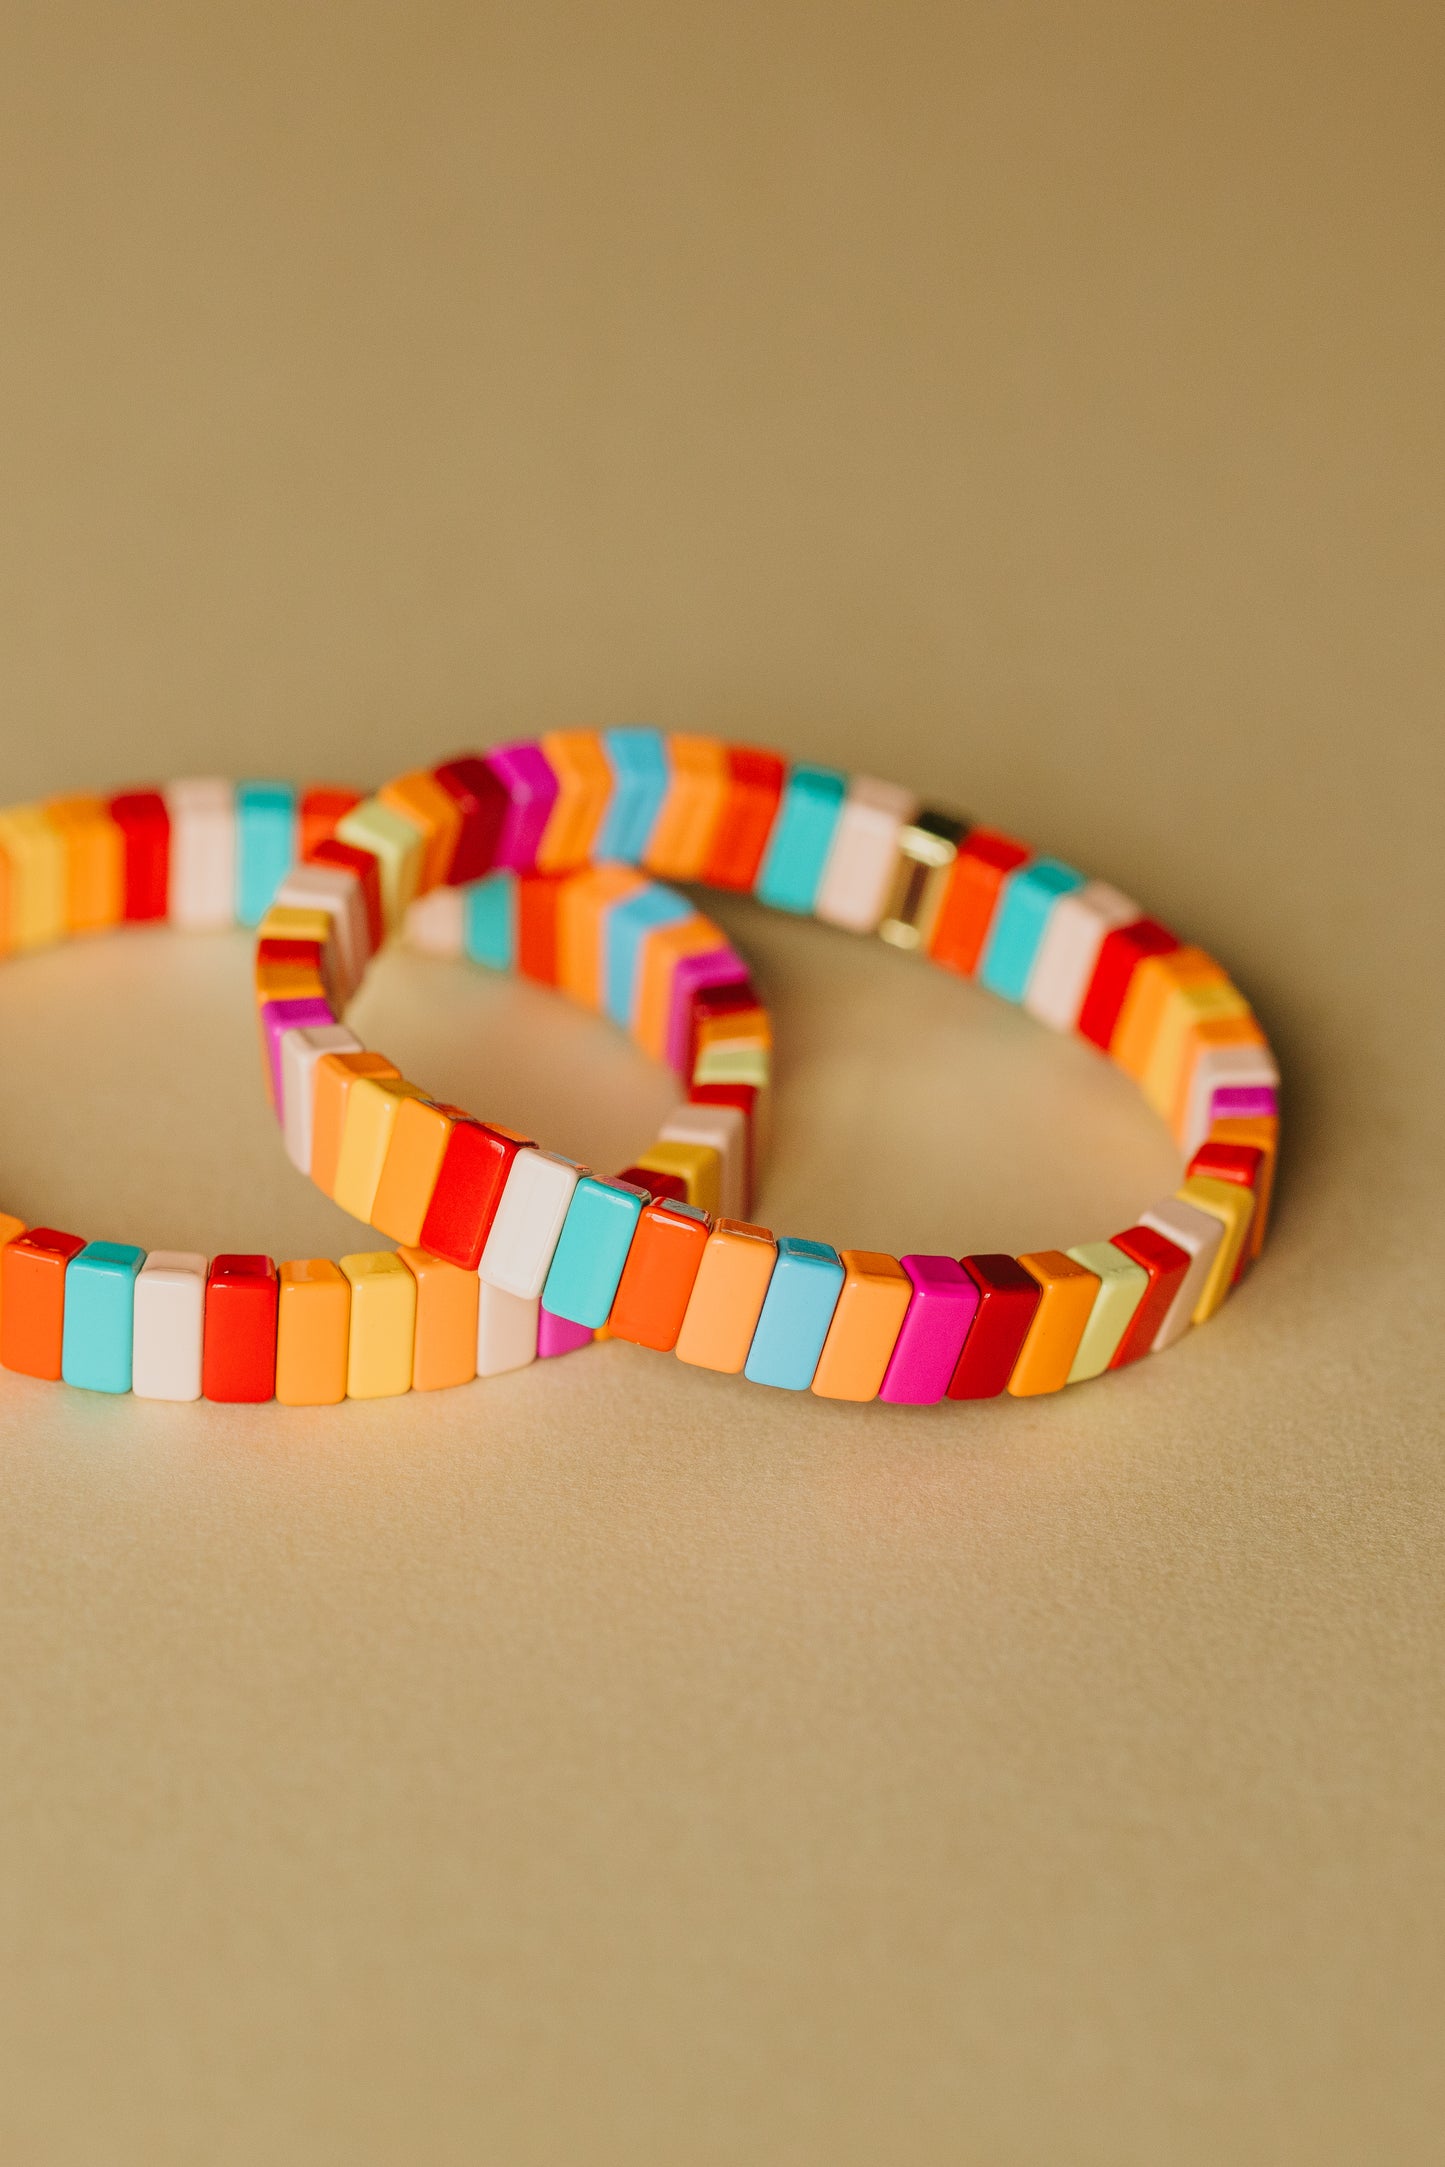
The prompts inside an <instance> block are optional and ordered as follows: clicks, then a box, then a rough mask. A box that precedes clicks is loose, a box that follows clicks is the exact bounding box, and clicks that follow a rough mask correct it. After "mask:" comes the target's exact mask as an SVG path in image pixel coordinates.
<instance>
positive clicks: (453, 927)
mask: <svg viewBox="0 0 1445 2167" xmlns="http://www.w3.org/2000/svg"><path fill="white" fill-rule="evenodd" d="M465 916H466V898H465V896H464V895H463V893H462V890H461V889H460V888H433V889H432V891H431V893H430V895H423V896H418V898H417V900H416V901H415V902H414V903H413V904H412V906H411V908H410V910H409V911H408V912H407V914H406V923H405V925H404V927H403V929H402V931H403V938H404V939H405V941H406V945H407V947H408V948H414V949H415V950H416V952H417V954H418V955H422V956H459V955H460V954H461V953H462V945H463V944H462V934H463V928H464V921H465Z"/></svg>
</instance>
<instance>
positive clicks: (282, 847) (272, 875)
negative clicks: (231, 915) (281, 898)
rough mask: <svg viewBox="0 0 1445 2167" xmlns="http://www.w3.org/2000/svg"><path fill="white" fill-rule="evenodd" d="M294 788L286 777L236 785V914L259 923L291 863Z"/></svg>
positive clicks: (244, 921) (294, 827)
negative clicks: (285, 780) (286, 781)
mask: <svg viewBox="0 0 1445 2167" xmlns="http://www.w3.org/2000/svg"><path fill="white" fill-rule="evenodd" d="M297 834H298V821H297V812H296V792H295V791H294V790H293V789H292V787H291V785H290V784H289V783H261V782H252V783H238V784H237V785H236V916H237V918H238V919H239V921H240V923H241V924H242V925H259V924H260V923H261V920H262V919H263V918H264V917H265V915H266V913H267V911H268V910H269V909H270V908H271V904H272V901H273V899H274V897H275V894H276V890H277V889H278V888H279V887H280V885H281V883H282V881H283V880H284V879H285V878H286V875H287V874H288V873H289V872H290V870H291V868H292V866H293V865H294V864H295V863H296V850H297Z"/></svg>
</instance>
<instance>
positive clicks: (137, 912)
mask: <svg viewBox="0 0 1445 2167" xmlns="http://www.w3.org/2000/svg"><path fill="white" fill-rule="evenodd" d="M361 805H362V801H361V799H360V798H359V797H358V795H357V794H356V793H355V792H353V791H344V790H337V789H334V788H329V787H314V788H311V789H308V790H304V791H300V792H297V791H295V790H293V789H291V788H290V787H288V786H286V785H283V784H277V783H260V782H257V783H243V784H241V785H239V786H235V787H233V786H232V785H231V784H229V783H225V782H221V781H219V780H215V779H206V780H199V781H188V782H182V783H178V784H174V785H172V786H171V787H170V788H169V789H168V790H166V791H159V790H146V791H133V792H127V793H123V794H122V795H120V796H117V797H113V798H111V799H108V800H102V799H98V798H70V799H65V800H53V801H51V802H49V803H48V804H45V805H41V806H24V807H15V808H11V809H9V810H8V811H4V812H0V953H24V952H27V951H30V950H36V949H41V948H44V947H46V946H48V945H50V944H52V943H54V942H56V941H58V940H62V939H65V938H67V937H71V936H76V935H82V934H89V933H97V932H102V931H107V930H110V929H112V928H115V927H118V926H124V925H144V924H154V923H168V924H170V925H172V926H175V927H178V928H183V929H186V930H189V931H207V930H213V929H219V928H222V927H228V926H232V925H234V924H236V923H238V922H239V923H241V924H244V925H247V926H253V927H254V926H257V925H258V924H259V926H260V929H261V930H260V946H259V950H258V956H257V990H258V999H259V1001H260V1013H261V1020H262V1033H263V1044H264V1050H265V1057H266V1059H265V1067H266V1076H267V1081H268V1083H269V1084H270V1086H271V1087H272V1089H273V1092H274V1091H275V1089H276V1086H277V1084H278V1082H281V1081H282V1080H283V1055H284V1073H285V1078H286V1079H289V1080H290V1082H291V1085H292V1089H291V1093H290V1106H291V1109H292V1115H293V1118H292V1121H291V1124H290V1126H289V1127H288V1132H287V1133H288V1143H290V1144H292V1146H293V1156H298V1151H297V1149H296V1148H295V1146H296V1138H297V1136H298V1134H301V1133H304V1138H305V1142H304V1148H302V1149H301V1150H300V1152H299V1156H300V1159H301V1163H303V1164H304V1165H305V1166H306V1168H307V1170H308V1171H310V1170H311V1159H312V1139H311V1123H310V1118H309V1109H310V1108H311V1106H312V1105H315V1106H316V1108H317V1109H318V1111H319V1112H320V1113H322V1114H323V1115H324V1114H325V1113H326V1111H327V1109H328V1108H330V1110H331V1112H332V1114H333V1115H334V1113H335V1111H336V1103H337V1098H338V1094H336V1093H329V1091H328V1086H329V1085H330V1082H331V1079H332V1076H333V1073H335V1072H339V1074H340V1075H341V1077H343V1078H344V1079H345V1082H346V1084H348V1085H350V1084H352V1083H354V1082H356V1081H360V1080H361V1079H363V1078H364V1079H365V1086H366V1088H365V1090H364V1091H363V1092H362V1094H361V1097H359V1098H358V1099H357V1101H356V1105H355V1107H354V1108H353V1109H352V1112H353V1119H352V1121H351V1123H350V1126H349V1130H348V1148H347V1154H346V1157H345V1164H344V1168H343V1173H344V1181H345V1184H348V1185H349V1186H346V1188H345V1193H346V1194H347V1195H349V1196H350V1195H353V1194H354V1184H355V1181H356V1179H357V1153H358V1143H359V1136H360V1130H359V1127H358V1122H357V1119H356V1118H355V1116H356V1115H358V1114H359V1112H360V1109H361V1107H362V1105H363V1103H364V1102H365V1101H366V1099H367V1097H368V1095H369V1096H370V1098H371V1100H372V1101H373V1103H379V1104H381V1105H382V1106H383V1107H385V1106H388V1105H390V1104H391V1103H392V1100H391V1095H390V1094H389V1093H387V1092H386V1091H384V1090H382V1089H381V1088H380V1086H381V1084H382V1083H383V1082H384V1081H385V1080H386V1077H387V1072H388V1068H389V1065H388V1064H386V1063H383V1062H379V1061H375V1060H370V1059H368V1057H365V1056H364V1055H361V1051H360V1047H359V1044H358V1042H357V1040H356V1039H355V1038H354V1037H352V1036H351V1034H350V1033H348V1032H346V1031H345V1030H344V1029H343V1028H342V1027H340V1026H339V1025H338V1024H337V1021H336V1016H337V1012H338V1009H339V1007H340V1005H341V1004H342V1002H343V1001H344V1000H345V998H347V997H348V996H349V992H350V990H351V988H352V986H353V985H354V983H355V981H356V979H357V978H358V977H359V975H360V972H361V970H362V969H363V968H364V967H365V962H366V960H367V959H368V958H369V957H370V955H371V954H372V952H373V951H374V948H375V946H376V944H377V942H378V941H379V940H380V938H381V934H382V926H383V913H382V901H381V895H382V891H381V887H380V885H379V881H378V879H377V877H376V873H375V867H374V861H373V860H371V859H370V858H369V857H366V856H364V855H363V856H362V857H361V859H360V863H361V867H362V871H361V873H359V874H358V873H356V872H354V871H352V870H351V869H350V868H351V866H352V862H353V860H354V859H355V858H356V855H357V854H356V852H355V850H354V847H353V846H348V845H347V844H346V843H345V842H344V841H338V840H337V837H338V833H339V831H342V830H344V829H346V827H347V823H348V821H349V820H350V819H351V817H352V815H353V814H354V813H356V812H357V811H358V809H359V808H360V807H361ZM298 858H299V859H300V860H301V861H302V863H300V864H298V862H297V861H298ZM338 862H340V863H341V864H343V865H344V866H345V867H346V868H347V870H345V871H344V872H343V873H342V874H341V875H340V876H339V877H338V876H337V874H336V866H337V863H338ZM298 885H299V895H298V893H297V888H298ZM564 885H565V884H564ZM318 892H319V893H320V894H321V896H322V899H323V902H324V904H326V905H329V906H330V907H322V903H318V901H317V896H318ZM655 894H656V898H657V902H658V906H659V907H664V906H665V908H666V909H667V911H668V912H669V913H670V915H671V916H672V917H673V918H679V917H685V916H687V915H688V906H687V905H686V904H685V903H684V902H683V900H682V899H681V898H680V897H677V896H673V895H671V894H670V893H669V892H668V891H666V890H663V889H657V890H656V891H655ZM477 923H478V925H479V921H477ZM308 935H309V936H317V937H313V938H306V937H305V936H308ZM476 953H477V960H479V961H485V962H487V963H488V964H489V965H491V966H492V967H494V968H511V967H513V966H514V965H516V964H518V963H521V962H523V961H525V958H523V957H522V956H520V955H518V954H517V953H515V952H514V951H513V950H511V949H509V950H508V952H507V953H506V954H501V953H498V952H497V951H496V948H495V943H493V945H492V947H491V948H490V949H488V950H486V952H485V953H484V952H482V950H477V951H476ZM714 960H715V962H716V965H717V967H718V970H719V972H720V973H721V974H722V975H723V976H726V977H730V978H731V980H732V981H733V982H735V983H740V982H742V981H744V980H745V979H746V975H747V974H746V966H745V965H744V963H743V961H742V959H741V958H740V957H738V956H737V955H736V954H735V952H734V951H732V950H731V949H730V948H729V949H727V950H726V952H725V954H721V955H718V956H717V957H716V958H715V959H714ZM534 975H535V973H534ZM549 982H552V983H556V982H557V980H556V979H555V976H553V977H552V978H551V979H550V980H549ZM393 1073H394V1072H393ZM303 1093H304V1095H305V1098H306V1103H307V1107H308V1119H307V1121H306V1124H305V1128H304V1132H303V1131H299V1130H298V1128H297V1122H296V1118H295V1117H296V1113H297V1109H298V1107H299V1103H300V1099H301V1097H302V1095H303ZM340 1096H341V1098H342V1101H343V1103H344V1093H343V1094H341V1095H340ZM425 1112H426V1109H425V1108H424V1107H423V1106H422V1105H421V1104H420V1102H418V1103H417V1104H415V1105H413V1106H409V1107H408V1124H404V1126H403V1131H402V1138H401V1141H403V1142H404V1141H405V1140H406V1138H407V1137H408V1136H411V1137H412V1138H413V1140H414V1136H415V1129H416V1127H417V1125H419V1124H420V1123H421V1122H422V1120H423V1118H424V1115H425ZM488 1133H489V1134H490V1135H491V1136H493V1137H496V1138H498V1139H503V1138H506V1136H507V1132H505V1131H501V1130H497V1129H495V1128H494V1129H491V1130H490V1131H489V1132H488ZM389 1135H390V1132H389V1131H388V1136H389ZM327 1139H330V1145H331V1147H333V1148H334V1147H335V1146H336V1145H339V1142H340V1136H339V1129H338V1128H337V1124H336V1122H335V1120H334V1119H333V1120H332V1121H331V1125H330V1127H329V1128H325V1126H324V1123H323V1143H326V1141H327ZM525 1142H526V1140H525V1139H523V1138H519V1137H518V1138H511V1139H509V1140H508V1143H507V1154H508V1157H510V1155H514V1154H515V1151H516V1150H517V1149H518V1148H520V1147H522V1146H523V1145H525ZM696 1151H697V1144H696V1139H695V1137H694V1136H693V1135H692V1133H691V1132H690V1131H689V1128H688V1124H687V1121H686V1120H685V1119H683V1120H682V1121H681V1122H680V1124H676V1123H675V1124H674V1125H673V1126H672V1129H671V1130H668V1129H665V1131H664V1134H663V1135H662V1136H661V1137H660V1138H659V1139H658V1140H657V1142H656V1143H655V1144H654V1145H653V1146H651V1147H650V1148H649V1150H647V1151H645V1152H643V1153H641V1154H640V1160H641V1162H642V1170H640V1171H639V1172H638V1174H637V1178H638V1179H639V1180H644V1181H646V1182H648V1183H649V1184H653V1185H656V1186H657V1187H658V1188H660V1189H663V1190H666V1191H667V1192H668V1193H672V1194H676V1195H677V1196H678V1197H679V1198H681V1197H682V1195H683V1191H684V1187H685V1183H684V1180H683V1176H682V1173H681V1172H678V1171H676V1170H675V1169H676V1168H677V1167H679V1166H680V1167H684V1168H690V1167H691V1166H692V1165H693V1163H694V1159H695V1155H696ZM556 1163H557V1164H561V1163H562V1162H556ZM745 1172H746V1176H747V1178H751V1165H750V1164H749V1166H748V1167H747V1168H746V1170H745ZM395 1175H396V1164H395V1163H394V1164H393V1185H394V1182H395ZM625 1192H626V1184H625V1183H624V1184H622V1185H620V1186H619V1194H623V1193H625ZM631 1194H632V1196H633V1199H634V1201H635V1202H636V1203H637V1205H638V1208H639V1209H640V1207H641V1203H642V1202H643V1201H644V1196H643V1192H642V1191H641V1190H639V1189H634V1190H632V1191H631ZM726 1200H727V1201H731V1200H732V1199H731V1196H729V1198H728V1199H726ZM713 1201H715V1202H722V1201H724V1199H723V1198H722V1197H721V1195H719V1196H718V1197H716V1198H714V1199H713ZM409 1231H413V1232H419V1229H417V1230H409V1229H408V1228H407V1227H405V1226H402V1227H400V1228H399V1229H398V1230H397V1237H396V1238H397V1239H399V1240H400V1241H402V1244H403V1246H402V1247H401V1248H400V1249H399V1250H398V1251H397V1252H396V1253H394V1254H393V1253H376V1252H365V1253H358V1254H356V1255H351V1256H345V1257H342V1258H341V1259H340V1260H339V1262H335V1261H332V1260H331V1259H327V1258H307V1259H299V1260H292V1261H289V1262H287V1263H283V1264H282V1265H281V1267H280V1269H279V1271H278V1270H277V1268H276V1265H275V1264H274V1262H273V1260H272V1259H271V1258H269V1257H266V1256H256V1255H236V1254H231V1255H220V1256H216V1257H214V1258H212V1259H209V1260H208V1259H207V1258H206V1257H204V1256H200V1255H196V1254H191V1253H183V1252H175V1251H152V1252H151V1253H150V1254H149V1255H147V1254H146V1252H145V1251H144V1250H142V1249H140V1248H138V1247H136V1246H135V1245H133V1244H128V1243H117V1242H85V1241H83V1240H82V1239H81V1237H79V1236H78V1235H73V1234H69V1233H66V1232H63V1231H61V1230H59V1229H55V1228H47V1227H31V1228H27V1227H26V1226H25V1225H24V1223H23V1222H22V1221H20V1220H19V1219H16V1218H13V1217H11V1216H8V1215H0V1365H3V1366H4V1367H5V1368H8V1369H10V1370H12V1371H14V1372H16V1373H19V1374H22V1375H27V1376H32V1377H39V1378H45V1379H51V1380H59V1379H62V1378H63V1379H64V1380H65V1381H66V1382H68V1383H70V1384H73V1385H77V1386H81V1387H83V1388H86V1389H89V1390H93V1391H101V1392H109V1393H120V1392H126V1391H132V1390H133V1391H134V1392H136V1394H137V1395H138V1396H142V1397H148V1398H156V1399H175V1400H185V1399H196V1398H199V1397H202V1396H204V1397H206V1398H209V1399H212V1400H216V1401H223V1402H224V1401H249V1402H254V1401H260V1400H266V1399H270V1398H271V1397H272V1396H273V1395H274V1396H276V1397H278V1398H280V1399H282V1400H283V1401H285V1402H286V1403H287V1404H291V1405H310V1404H320V1403H325V1402H332V1401H337V1400H340V1399H342V1398H345V1397H347V1396H350V1397H353V1398H374V1397H382V1396H390V1395H394V1394H396V1393H399V1392H404V1391H408V1390H411V1389H437V1388H440V1387H442V1386H448V1385H453V1384H461V1383H465V1382H468V1381H470V1380H471V1379H472V1378H473V1377H475V1376H478V1375H482V1376H494V1375H498V1374H501V1373H503V1372H505V1371H510V1370H513V1369H517V1368H520V1367H523V1366H525V1365H526V1364H528V1363H530V1362H532V1361H533V1360H536V1359H538V1358H539V1357H541V1358H544V1357H547V1356H550V1355H557V1354H563V1353H568V1352H571V1351H573V1350H574V1349H577V1348H580V1347H582V1346H585V1345H588V1344H590V1343H591V1341H592V1339H593V1337H594V1336H595V1335H594V1333H593V1331H592V1330H591V1329H590V1328H587V1327H585V1326H582V1325H580V1324H579V1323H578V1322H577V1321H576V1320H575V1319H573V1318H572V1317H563V1316H560V1315H557V1314H554V1313H551V1312H549V1311H548V1310H547V1308H546V1307H545V1305H544V1304H543V1303H542V1302H541V1301H540V1299H539V1298H538V1294H537V1293H533V1294H530V1295H528V1294H517V1293H513V1292H508V1291H505V1290H503V1289H501V1288H499V1287H495V1286H492V1285H488V1284H484V1283H483V1282H482V1281H481V1280H480V1279H479V1278H478V1275H477V1273H476V1272H475V1270H473V1269H469V1268H466V1267H465V1266H459V1265H457V1264H455V1263H453V1262H450V1261H448V1260H447V1259H446V1258H444V1257H440V1256H438V1255H436V1254H434V1253H431V1252H429V1251H427V1250H425V1249H423V1248H422V1247H421V1246H420V1245H419V1244H418V1243H416V1242H414V1241H413V1242H407V1240H406V1236H407V1234H408V1232H409Z"/></svg>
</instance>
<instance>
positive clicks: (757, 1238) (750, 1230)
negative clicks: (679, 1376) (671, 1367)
mask: <svg viewBox="0 0 1445 2167" xmlns="http://www.w3.org/2000/svg"><path fill="white" fill-rule="evenodd" d="M777 1255H778V1245H777V1243H776V1242H775V1241H774V1240H773V1237H772V1235H771V1234H770V1233H769V1232H768V1229H767V1228H766V1227H765V1226H750V1225H749V1224H748V1223H747V1222H746V1220H742V1219H719V1221H718V1223H717V1225H716V1226H715V1227H714V1228H713V1230H712V1233H711V1234H710V1235H709V1236H708V1239H707V1244H706V1246H705V1248H704V1249H703V1252H702V1262H701V1264H699V1266H698V1271H697V1277H696V1279H695V1280H694V1281H693V1285H692V1294H691V1297H690V1298H689V1301H688V1305H687V1312H686V1315H685V1316H684V1317H683V1320H682V1329H681V1331H680V1332H679V1333H678V1335H677V1347H676V1354H677V1359H678V1360H679V1362H691V1363H692V1364H693V1365H694V1366H695V1367H696V1368H698V1369H717V1370H723V1371H724V1372H726V1373H727V1374H728V1375H729V1376H737V1375H738V1374H739V1373H740V1372H741V1370H742V1366H743V1364H744V1362H746V1360H747V1358H748V1349H749V1347H751V1345H752V1343H753V1333H754V1331H755V1330H756V1328H757V1322H758V1315H759V1312H760V1311H761V1309H762V1306H763V1301H764V1299H765V1297H766V1295H767V1291H768V1281H769V1280H770V1279H771V1278H772V1276H773V1265H774V1264H775V1262H776V1261H777Z"/></svg>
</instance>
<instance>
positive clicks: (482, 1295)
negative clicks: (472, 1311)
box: [477, 1280, 542, 1377]
mask: <svg viewBox="0 0 1445 2167" xmlns="http://www.w3.org/2000/svg"><path fill="white" fill-rule="evenodd" d="M477 1295H478V1301H477V1375H478V1376H479V1377H503V1376H505V1375H506V1374H507V1373H508V1372H509V1371H510V1370H514V1369H525V1368H526V1367H527V1365H528V1363H529V1362H535V1361H536V1359H537V1324H538V1318H539V1315H540V1311H541V1306H542V1305H541V1303H540V1301H539V1300H532V1301H527V1300H525V1299H524V1298H523V1297H522V1296H520V1295H517V1294H505V1293H504V1292H503V1291H502V1289H501V1288H500V1287H489V1286H488V1285H487V1283H486V1281H485V1280H482V1281H481V1282H480V1283H479V1286H478V1290H477Z"/></svg>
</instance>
